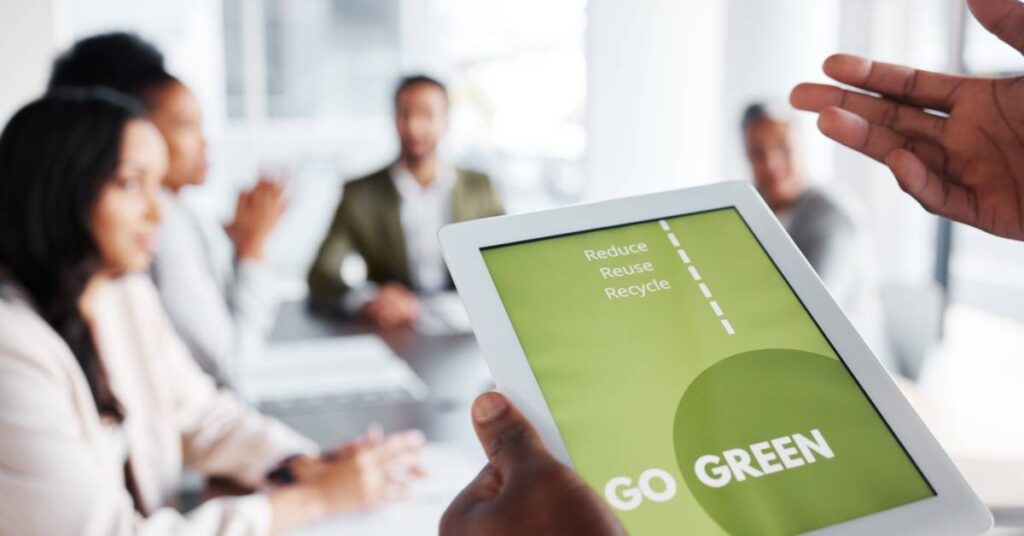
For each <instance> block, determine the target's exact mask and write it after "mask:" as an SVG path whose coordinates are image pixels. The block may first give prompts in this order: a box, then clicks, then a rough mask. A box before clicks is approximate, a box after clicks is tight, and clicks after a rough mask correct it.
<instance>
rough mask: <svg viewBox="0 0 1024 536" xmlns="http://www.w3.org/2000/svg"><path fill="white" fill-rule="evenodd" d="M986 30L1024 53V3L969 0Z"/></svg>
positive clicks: (1016, 1)
mask: <svg viewBox="0 0 1024 536" xmlns="http://www.w3.org/2000/svg"><path fill="white" fill-rule="evenodd" d="M967 5H968V6H969V7H970V8H971V13H973V14H974V18H976V19H978V22H980V23H981V25H982V26H984V27H985V29H986V30H988V31H990V32H992V33H993V34H995V36H996V37H998V38H999V39H1002V40H1003V42H1005V43H1006V44H1008V45H1010V46H1011V47H1013V48H1015V49H1017V51H1018V52H1020V53H1022V54H1024V4H1021V3H1020V2H1019V1H1018V0H967Z"/></svg>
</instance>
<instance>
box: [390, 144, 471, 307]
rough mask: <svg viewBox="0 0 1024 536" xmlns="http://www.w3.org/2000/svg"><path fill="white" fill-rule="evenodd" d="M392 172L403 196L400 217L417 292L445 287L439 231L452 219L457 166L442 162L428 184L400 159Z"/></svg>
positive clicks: (446, 277)
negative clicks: (421, 181) (418, 179)
mask: <svg viewBox="0 0 1024 536" xmlns="http://www.w3.org/2000/svg"><path fill="white" fill-rule="evenodd" d="M390 172H391V180H393V181H394V183H395V188H396V189H397V190H398V196H399V197H400V207H399V217H400V219H401V222H402V234H403V235H404V236H405V252H406V259H407V261H408V263H409V275H410V277H411V278H412V284H413V286H414V287H415V289H416V291H417V292H424V293H433V292H439V291H442V290H444V289H445V287H447V286H448V269H447V268H446V266H445V264H444V257H443V256H442V254H441V244H440V242H438V240H437V231H438V230H440V229H441V227H442V226H444V225H445V224H448V223H450V222H451V219H452V190H453V189H454V188H455V180H456V178H455V168H453V167H451V166H446V165H441V166H439V168H438V172H437V178H436V179H434V182H432V183H430V184H429V185H427V186H426V187H424V186H422V185H421V184H420V183H419V182H418V181H417V180H416V178H415V177H413V175H412V173H411V172H410V171H409V169H408V168H406V167H405V165H404V164H402V163H401V162H399V163H397V164H395V165H393V166H391V170H390Z"/></svg>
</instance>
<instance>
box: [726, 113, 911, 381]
mask: <svg viewBox="0 0 1024 536" xmlns="http://www.w3.org/2000/svg"><path fill="white" fill-rule="evenodd" d="M791 115H792V111H791V109H790V108H789V107H788V106H787V107H782V106H776V105H773V104H769V103H762V102H756V103H752V104H750V105H748V106H747V108H746V109H745V110H744V111H743V118H742V121H741V124H740V127H741V129H742V133H743V142H744V146H745V148H746V154H747V160H748V161H749V162H750V168H751V171H752V172H753V175H754V185H755V186H756V187H757V191H758V192H760V193H761V197H763V198H764V200H765V203H767V204H768V207H769V208H770V209H771V210H772V212H774V213H775V215H776V217H778V218H779V221H780V222H781V223H782V225H783V227H785V228H786V232H788V233H789V235H790V237H791V238H792V239H793V242H795V243H796V245H797V247H798V248H799V249H800V251H801V252H802V253H803V254H804V257H806V258H807V261H808V262H810V264H811V266H812V267H813V268H814V270H815V271H816V272H817V273H818V276H819V277H821V280H822V281H823V282H824V283H825V286H826V287H828V289H829V291H831V292H832V295H833V296H834V297H835V299H836V301H837V302H838V303H839V305H840V306H841V307H842V308H843V310H844V311H845V312H846V314H847V315H849V316H850V319H851V320H852V321H853V323H854V324H855V325H856V326H857V329H858V331H859V332H860V334H861V336H863V337H864V339H865V340H866V341H867V342H868V345H869V346H871V348H872V350H874V351H875V354H876V355H877V356H878V358H879V359H880V360H882V362H883V363H885V364H886V366H887V367H889V369H890V370H894V371H895V370H896V369H895V368H894V364H893V363H892V362H891V352H890V350H889V345H888V340H887V338H886V331H885V322H884V317H883V308H882V302H881V295H880V294H879V289H878V281H877V276H876V273H877V270H876V269H875V266H874V263H875V262H876V259H875V257H874V254H873V248H872V247H871V243H870V239H869V237H868V231H867V229H865V228H864V226H863V225H862V224H861V223H860V222H859V221H858V220H857V219H856V218H855V216H854V212H853V211H851V210H850V209H849V207H847V206H844V205H843V204H842V203H840V202H839V201H838V200H836V199H835V198H833V197H832V196H831V195H830V194H829V193H828V192H826V191H825V190H823V189H821V188H818V187H816V186H814V185H812V184H811V183H810V182H809V181H808V180H807V178H806V176H805V172H804V163H803V159H802V156H801V154H800V149H799V147H798V145H797V143H798V142H797V133H796V131H795V129H796V127H795V126H794V121H792V118H791Z"/></svg>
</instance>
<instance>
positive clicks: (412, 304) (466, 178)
mask: <svg viewBox="0 0 1024 536" xmlns="http://www.w3.org/2000/svg"><path fill="white" fill-rule="evenodd" d="M447 115H448V95H447V91H446V90H445V87H444V86H443V85H442V84H441V83H440V82H438V81H437V80H435V79H433V78H429V77H426V76H412V77H408V78H405V79H403V80H402V82H401V83H400V84H399V86H398V89H397V90H396V91H395V126H396V129H397V130H398V137H399V140H400V142H401V149H402V150H401V155H400V156H399V158H398V160H397V161H396V162H395V163H394V164H392V165H390V166H388V167H385V168H384V169H381V170H378V171H376V172H374V173H371V174H370V175H367V176H366V177H362V178H359V179H355V180H352V181H350V182H348V183H347V184H346V185H345V188H344V191H343V193H342V197H341V203H340V204H339V205H338V209H337V211H336V212H335V214H334V220H333V222H332V223H331V228H330V231H329V232H328V234H327V238H326V239H324V242H323V244H321V246H320V251H319V253H317V257H316V260H315V261H314V263H313V266H312V267H311V269H310V271H309V277H308V281H309V289H310V299H311V302H312V304H313V305H314V306H315V307H316V308H318V309H320V310H322V311H327V312H334V311H343V312H346V313H350V314H355V313H358V314H361V315H362V316H364V317H366V318H367V319H369V320H370V321H372V322H374V323H376V324H378V325H381V326H384V327H394V326H398V325H403V324H409V323H411V322H413V321H414V320H415V319H416V318H417V316H418V312H419V299H418V298H417V294H419V293H434V292H440V291H444V290H448V289H451V288H452V282H451V278H450V276H449V275H448V271H447V268H446V267H445V264H444V259H443V258H442V256H441V249H440V244H439V243H438V241H437V231H438V229H440V228H441V226H443V225H445V224H447V223H452V222H459V221H466V220H472V219H476V218H485V217H489V216H497V215H500V214H502V213H503V208H502V205H501V201H500V200H499V198H498V195H497V192H496V191H495V189H494V187H493V185H492V184H491V181H490V179H489V178H488V177H487V176H486V175H484V174H482V173H477V172H473V171H468V170H463V169H457V168H455V167H452V166H449V165H447V164H445V163H444V162H443V161H442V160H441V159H440V158H439V156H438V154H437V153H438V151H437V147H438V143H439V142H440V139H441V137H442V136H443V135H444V133H445V131H446V130H447V127H448V117H447ZM353 254H357V255H358V256H359V257H362V259H363V261H365V264H366V280H367V281H366V283H365V284H363V285H359V286H357V287H355V288H353V287H351V286H350V285H351V284H352V283H353V281H345V280H343V278H342V270H341V265H342V262H343V261H345V262H348V261H347V260H346V259H347V258H349V257H351V256H352V255H353Z"/></svg>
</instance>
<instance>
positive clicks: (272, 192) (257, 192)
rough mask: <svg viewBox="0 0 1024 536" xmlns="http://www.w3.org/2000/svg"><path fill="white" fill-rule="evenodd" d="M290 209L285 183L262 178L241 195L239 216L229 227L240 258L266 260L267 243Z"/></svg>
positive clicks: (236, 212)
mask: <svg viewBox="0 0 1024 536" xmlns="http://www.w3.org/2000/svg"><path fill="white" fill-rule="evenodd" d="M287 208H288V201H287V199H286V198H285V195H284V186H282V185H281V183H279V182H277V181H273V180H269V179H260V181H259V182H258V183H256V186H253V187H252V189H250V190H247V191H244V192H242V193H240V194H238V203H237V205H236V206H235V219H234V221H232V222H231V224H230V225H228V226H227V228H226V230H227V233H228V236H229V237H230V238H231V241H232V243H234V245H235V255H236V256H237V257H238V258H239V259H248V260H263V256H264V251H263V250H264V246H265V245H266V241H267V238H269V237H270V233H271V232H272V231H273V230H274V228H275V227H277V223H278V221H280V219H281V215H282V214H284V211H285V210H286V209H287Z"/></svg>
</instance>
